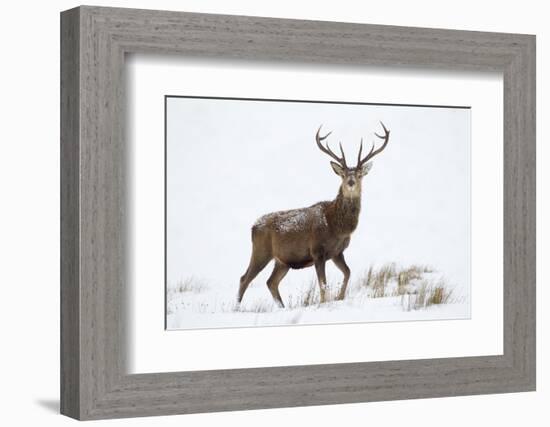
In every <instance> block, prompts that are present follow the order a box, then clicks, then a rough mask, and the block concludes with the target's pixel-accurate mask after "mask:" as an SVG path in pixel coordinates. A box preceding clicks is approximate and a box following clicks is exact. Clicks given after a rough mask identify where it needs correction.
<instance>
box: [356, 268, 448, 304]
mask: <svg viewBox="0 0 550 427" xmlns="http://www.w3.org/2000/svg"><path fill="white" fill-rule="evenodd" d="M433 272H434V270H433V269H432V268H431V267H429V266H425V265H412V266H410V267H406V268H401V267H397V266H396V265H395V264H394V263H391V264H385V265H383V266H382V267H380V268H379V269H377V270H376V269H374V268H373V267H370V268H369V269H368V271H367V272H366V273H365V274H364V275H363V276H362V277H361V278H360V279H359V280H358V281H357V282H356V288H359V289H366V290H367V291H368V293H369V297H371V298H382V297H391V296H401V303H402V305H403V307H404V308H405V309H406V310H411V309H413V310H418V309H422V308H426V307H429V306H431V305H436V304H446V303H449V302H452V295H453V291H452V289H450V288H449V286H448V284H447V283H446V282H445V280H444V279H442V278H440V279H439V280H438V281H437V283H433V282H431V281H430V279H429V278H426V274H427V273H433Z"/></svg>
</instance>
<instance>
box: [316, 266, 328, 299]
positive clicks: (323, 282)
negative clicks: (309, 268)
mask: <svg viewBox="0 0 550 427" xmlns="http://www.w3.org/2000/svg"><path fill="white" fill-rule="evenodd" d="M325 262H326V261H325V259H324V258H318V259H316V260H315V271H316V272H317V280H318V281H319V293H320V295H321V303H324V302H325V301H326V290H327V277H326V275H325Z"/></svg>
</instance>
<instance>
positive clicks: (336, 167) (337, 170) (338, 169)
mask: <svg viewBox="0 0 550 427" xmlns="http://www.w3.org/2000/svg"><path fill="white" fill-rule="evenodd" d="M330 165H331V166H332V170H333V171H334V173H335V174H336V175H338V176H344V169H343V168H342V166H341V165H339V164H338V163H336V162H330Z"/></svg>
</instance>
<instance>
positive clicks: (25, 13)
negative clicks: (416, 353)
mask: <svg viewBox="0 0 550 427" xmlns="http://www.w3.org/2000/svg"><path fill="white" fill-rule="evenodd" d="M77 4H78V3H77V2H73V1H52V2H37V1H35V2H19V3H16V2H10V3H6V4H4V5H3V8H2V18H3V20H2V25H1V26H0V31H1V36H2V66H1V67H0V73H1V77H2V78H1V79H0V95H1V96H0V105H1V111H0V113H1V117H2V125H1V126H0V132H1V134H2V135H1V137H0V141H1V151H0V185H1V195H2V202H3V203H2V209H1V210H0V227H1V228H0V236H1V240H0V242H1V243H0V251H1V252H0V259H1V260H2V261H1V266H2V273H3V274H2V276H1V277H2V282H1V283H2V285H3V289H4V293H3V294H2V300H1V301H2V306H1V309H0V316H1V323H0V324H1V325H2V351H1V352H0V354H1V356H0V357H1V363H2V366H3V368H4V369H3V372H2V376H1V387H0V393H1V394H2V396H1V398H2V399H1V401H2V403H3V404H2V411H1V412H0V419H1V422H2V424H3V425H29V424H30V425H32V423H35V424H38V423H40V425H42V426H48V425H66V424H69V423H70V422H71V421H70V420H69V419H67V418H64V417H61V416H59V415H58V414H57V411H58V384H59V369H58V364H59V363H58V360H59V333H58V330H59V108H58V105H59V11H60V10H63V9H67V8H70V7H73V6H75V5H77ZM96 4H101V5H106V6H126V7H139V8H157V9H171V10H187V11H196V12H210V13H228V14H247V15H261V16H272V17H282V18H302V19H321V20H332V21H351V22H364V23H376V24H392V25H410V26H425V27H441V28H455V29H468V30H485V31H504V32H521V33H535V34H537V36H538V39H537V44H538V49H537V55H538V61H537V62H538V66H537V74H538V102H537V103H538V114H537V117H538V141H539V144H538V146H539V148H538V162H537V163H538V165H539V167H538V184H537V190H538V195H539V201H538V205H537V209H538V213H537V217H538V219H539V221H538V233H537V234H538V260H539V266H538V285H539V286H538V316H537V317H538V318H537V321H538V327H537V332H538V337H539V340H538V362H539V363H538V375H537V377H538V390H539V391H538V392H536V393H519V394H508V395H488V396H473V397H455V398H440V399H426V400H416V401H400V402H381V403H368V404H353V405H339V406H325V407H310V408H293V409H276V410H264V411H249V412H234V413H221V414H208V415H191V416H185V417H181V416H180V417H174V416H172V417H161V418H156V419H151V418H149V419H133V420H117V421H111V422H110V423H109V424H110V425H150V424H152V423H154V424H155V425H181V424H182V423H186V424H187V425H189V426H194V425H212V426H214V425H219V424H227V425H233V424H235V425H239V426H242V427H244V426H257V425H262V426H266V425H274V426H275V425H284V424H287V425H300V424H301V423H315V425H317V426H323V425H326V426H331V425H334V424H342V423H346V424H347V425H365V424H367V425H376V424H380V423H384V424H385V425H390V426H391V425H402V424H407V425H410V426H416V425H419V426H420V425H422V426H441V425H445V426H446V427H451V426H459V425H460V426H463V425H465V424H466V423H468V424H469V423H475V424H478V423H483V422H485V423H487V422H489V423H491V424H492V425H498V426H516V425H518V424H522V425H540V426H542V425H547V424H548V419H549V418H550V416H549V415H548V409H547V403H548V401H549V399H550V376H549V375H550V374H549V371H548V369H547V364H545V363H544V359H545V358H546V359H547V358H548V345H549V340H550V336H549V334H548V332H547V326H546V325H545V323H547V322H548V317H549V316H548V309H549V305H550V301H549V299H548V298H549V297H548V296H549V293H548V291H547V290H546V289H545V288H544V283H545V282H546V281H547V279H548V269H544V265H543V264H544V260H545V255H546V257H547V256H548V254H547V253H546V254H545V249H546V252H547V247H548V238H549V236H548V227H547V226H545V224H544V223H543V218H544V216H545V214H546V215H547V212H548V194H547V189H548V179H549V178H548V172H547V171H543V170H542V169H543V168H542V166H543V165H544V164H545V163H547V162H545V161H544V160H549V159H548V157H549V156H548V148H545V147H543V144H542V141H544V140H545V137H547V135H548V130H547V129H548V127H547V125H546V124H545V123H543V120H542V119H543V118H544V117H548V114H550V109H549V107H548V100H549V97H548V85H547V80H545V75H548V74H549V73H550V62H549V61H550V60H549V55H548V38H549V37H550V29H548V26H547V18H545V16H546V15H545V13H544V12H545V10H544V2H540V1H539V2H537V1H534V0H533V1H530V0H524V1H522V2H517V1H514V2H503V1H499V2H497V1H491V2H489V1H488V2H479V1H470V0H462V1H460V2H438V1H423V0H417V1H414V2H409V1H405V0H402V1H392V0H386V1H384V2H369V3H366V2H357V1H352V0H340V1H338V2H325V3H321V2H319V1H302V2H296V1H287V0H278V1H269V2H258V1H253V0H232V1H231V2H227V1H225V2H224V1H223V0H202V1H201V0H194V1H168V0H158V1H155V2H153V1H145V0H142V1H114V0H112V1H107V2H104V1H97V2H96ZM544 310H546V313H545V312H544Z"/></svg>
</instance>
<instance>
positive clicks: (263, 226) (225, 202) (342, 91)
mask: <svg viewBox="0 0 550 427" xmlns="http://www.w3.org/2000/svg"><path fill="white" fill-rule="evenodd" d="M61 88H62V93H61V166H62V173H61V199H62V204H61V250H62V252H61V411H62V413H63V414H65V415H68V416H70V417H73V418H77V419H83V420H84V419H102V418H117V417H133V416H150V415H166V414H184V413H196V412H213V411H228V410H243V409H259V408H275V407H285V406H286V407H288V406H304V405H324V404H337V403H350V402H366V401H379V400H394V399H411V398H423V397H437V396H456V395H466V394H482V393H504V392H517V391H529V390H534V389H535V368H536V367H535V37H534V36H531V35H521V34H503V33H484V32H467V31H455V30H440V29H438V30H436V29H424V28H406V27H394V26H378V25H376V26H375V25H366V24H351V23H336V22H317V21H298V20H283V19H271V18H258V17H243V16H224V15H210V14H196V13H183V12H166V11H148V10H133V9H115V8H103V7H88V6H83V7H79V8H76V9H71V10H68V11H65V12H63V13H62V14H61ZM205 349H209V350H208V351H207V350H205ZM212 349H218V351H212Z"/></svg>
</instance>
